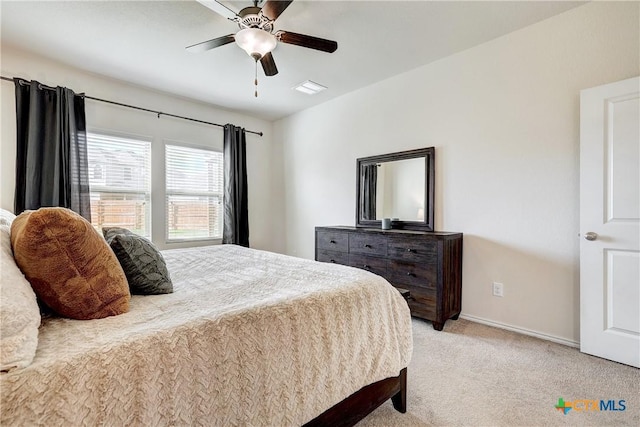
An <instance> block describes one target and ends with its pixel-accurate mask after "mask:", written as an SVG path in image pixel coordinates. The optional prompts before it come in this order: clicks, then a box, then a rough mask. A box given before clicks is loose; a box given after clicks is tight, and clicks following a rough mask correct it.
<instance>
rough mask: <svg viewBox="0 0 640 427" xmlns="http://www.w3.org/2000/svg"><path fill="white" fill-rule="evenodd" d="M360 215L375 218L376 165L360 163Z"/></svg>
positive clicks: (365, 217)
mask: <svg viewBox="0 0 640 427" xmlns="http://www.w3.org/2000/svg"><path fill="white" fill-rule="evenodd" d="M362 181H363V182H362V215H363V216H364V218H362V219H369V220H375V219H376V189H377V187H378V165H377V164H375V163H374V164H372V165H362Z"/></svg>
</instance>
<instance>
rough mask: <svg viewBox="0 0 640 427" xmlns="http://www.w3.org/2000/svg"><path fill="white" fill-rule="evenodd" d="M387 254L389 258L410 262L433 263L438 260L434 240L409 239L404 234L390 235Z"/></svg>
mask: <svg viewBox="0 0 640 427" xmlns="http://www.w3.org/2000/svg"><path fill="white" fill-rule="evenodd" d="M387 254H388V256H389V258H392V259H396V260H403V261H411V262H423V263H435V262H437V260H438V248H437V244H436V242H428V241H425V240H423V239H410V238H407V237H405V236H401V237H396V236H393V237H390V238H389V241H388V244H387Z"/></svg>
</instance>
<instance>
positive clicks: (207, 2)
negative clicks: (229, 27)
mask: <svg viewBox="0 0 640 427" xmlns="http://www.w3.org/2000/svg"><path fill="white" fill-rule="evenodd" d="M197 1H198V3H200V4H201V5H203V6H206V7H208V8H209V9H211V10H213V11H214V12H216V13H218V14H220V15H222V16H224V17H225V18H227V19H233V18H235V17H236V16H237V15H238V14H237V13H235V12H234V11H233V10H231V9H229V8H228V7H227V6H225V5H223V4H221V3H218V2H217V1H215V0H197Z"/></svg>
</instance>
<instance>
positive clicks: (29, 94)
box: [14, 78, 91, 221]
mask: <svg viewBox="0 0 640 427" xmlns="http://www.w3.org/2000/svg"><path fill="white" fill-rule="evenodd" d="M14 83H15V90H16V123H17V146H16V148H17V152H16V192H15V203H14V208H15V214H16V215H17V214H19V213H21V212H22V211H24V210H27V209H38V208H40V207H51V206H61V207H65V208H69V209H71V210H73V211H75V212H77V213H78V214H80V215H82V216H83V217H85V218H86V219H87V220H89V221H91V206H90V201H89V175H88V165H87V134H86V122H85V112H84V98H83V97H82V96H79V95H76V94H75V93H74V92H73V91H72V90H71V89H67V88H63V87H60V86H58V87H56V88H49V87H46V86H43V85H41V84H40V83H38V82H37V81H31V82H28V81H25V80H22V79H17V78H16V79H14Z"/></svg>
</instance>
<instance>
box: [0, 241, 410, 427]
mask: <svg viewBox="0 0 640 427" xmlns="http://www.w3.org/2000/svg"><path fill="white" fill-rule="evenodd" d="M162 253H163V256H164V259H165V260H166V263H167V267H168V269H169V272H170V274H171V279H172V281H173V286H174V292H173V293H172V294H166V295H146V296H136V295H134V296H132V297H131V301H130V310H129V312H127V313H125V314H120V315H117V316H111V317H106V318H103V319H94V320H72V319H66V318H61V317H48V318H43V319H42V324H41V326H40V328H39V332H38V347H37V351H36V354H35V358H34V359H33V362H32V363H31V364H30V365H29V366H27V367H25V368H22V369H16V370H13V371H10V372H8V373H2V374H1V375H0V393H1V402H0V403H1V415H0V425H34V424H47V425H51V426H56V425H74V426H77V425H127V426H150V425H153V426H162V425H207V426H213V425H224V426H234V425H269V426H276V425H277V426H300V425H304V424H308V425H353V424H355V423H356V422H357V421H358V420H359V419H361V418H362V417H363V416H365V415H366V414H367V413H369V412H371V411H372V410H373V409H375V407H377V406H378V405H379V404H381V403H382V402H384V401H385V400H387V399H389V398H392V400H393V403H394V406H395V407H396V408H397V409H398V410H401V411H404V409H405V402H406V400H405V396H406V367H407V365H408V363H409V361H410V358H411V353H412V335H411V322H410V314H409V309H408V307H407V304H406V302H405V301H404V299H403V298H402V296H401V295H400V294H399V293H398V292H397V290H395V288H393V287H392V286H391V285H390V284H389V283H388V282H386V281H385V280H384V279H382V278H381V277H379V276H376V275H374V274H371V273H369V272H366V271H363V270H359V269H355V268H350V267H345V266H339V265H332V264H323V263H319V262H315V261H311V260H304V259H299V258H294V257H289V256H285V255H279V254H274V253H270V252H265V251H259V250H254V249H248V248H243V247H239V246H235V245H218V246H207V247H203V248H189V249H174V250H167V251H163V252H162Z"/></svg>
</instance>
